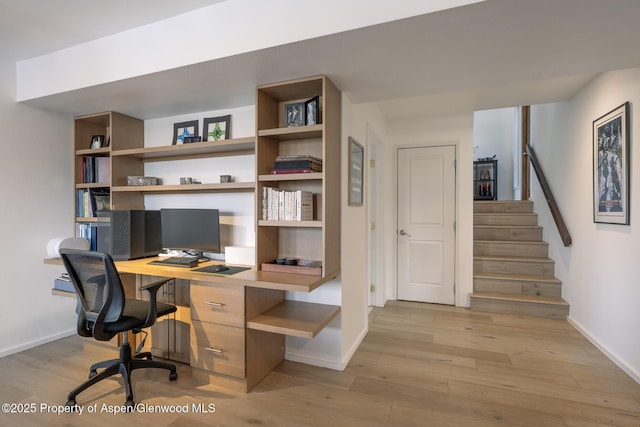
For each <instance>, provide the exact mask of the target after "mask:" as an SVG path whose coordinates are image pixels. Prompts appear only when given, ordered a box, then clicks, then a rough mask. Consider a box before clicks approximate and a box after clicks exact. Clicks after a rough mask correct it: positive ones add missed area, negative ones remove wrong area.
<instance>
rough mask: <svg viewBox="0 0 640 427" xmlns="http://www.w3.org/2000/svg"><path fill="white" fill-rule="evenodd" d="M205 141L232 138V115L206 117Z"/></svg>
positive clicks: (203, 138)
mask: <svg viewBox="0 0 640 427" xmlns="http://www.w3.org/2000/svg"><path fill="white" fill-rule="evenodd" d="M202 127H203V128H204V129H203V130H202V140H203V141H220V140H222V139H229V138H231V115H227V116H222V117H205V119H204V124H203V126H202Z"/></svg>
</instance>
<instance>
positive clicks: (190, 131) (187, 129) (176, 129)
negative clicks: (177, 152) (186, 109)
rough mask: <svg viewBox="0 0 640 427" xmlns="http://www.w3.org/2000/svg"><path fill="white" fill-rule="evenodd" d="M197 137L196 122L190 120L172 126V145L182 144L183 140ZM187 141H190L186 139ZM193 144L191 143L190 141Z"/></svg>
mask: <svg viewBox="0 0 640 427" xmlns="http://www.w3.org/2000/svg"><path fill="white" fill-rule="evenodd" d="M194 136H198V121H197V120H191V121H188V122H180V123H174V124H173V142H172V145H177V144H184V143H185V141H184V139H185V138H193V137H194ZM187 141H190V139H188V140H187ZM192 142H193V141H192Z"/></svg>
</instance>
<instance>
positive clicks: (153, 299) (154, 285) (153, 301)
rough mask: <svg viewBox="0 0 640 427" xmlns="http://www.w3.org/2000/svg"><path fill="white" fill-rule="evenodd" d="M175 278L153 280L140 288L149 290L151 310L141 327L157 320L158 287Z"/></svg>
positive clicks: (145, 326) (146, 326)
mask: <svg viewBox="0 0 640 427" xmlns="http://www.w3.org/2000/svg"><path fill="white" fill-rule="evenodd" d="M172 280H173V279H160V280H156V281H155V282H151V283H149V284H148V285H144V286H141V287H140V289H139V290H141V291H147V292H149V312H148V313H147V318H146V319H145V321H144V325H142V326H141V328H148V327H149V326H151V325H153V324H154V323H155V322H156V318H157V316H158V306H157V297H158V289H160V288H161V287H162V285H164V284H165V283H168V282H170V281H172Z"/></svg>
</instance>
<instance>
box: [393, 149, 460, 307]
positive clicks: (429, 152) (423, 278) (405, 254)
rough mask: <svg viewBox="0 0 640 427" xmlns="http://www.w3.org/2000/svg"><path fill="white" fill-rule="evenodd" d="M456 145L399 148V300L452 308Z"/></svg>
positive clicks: (453, 292)
mask: <svg viewBox="0 0 640 427" xmlns="http://www.w3.org/2000/svg"><path fill="white" fill-rule="evenodd" d="M455 160H456V149H455V146H442V147H424V148H403V149H399V150H398V235H397V238H398V299H401V300H408V301H421V302H430V303H438V304H450V305H453V304H454V297H455V289H454V283H455V282H454V280H455V274H454V267H455V245H454V242H455Z"/></svg>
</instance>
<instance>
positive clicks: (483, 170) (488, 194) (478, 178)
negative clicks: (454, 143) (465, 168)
mask: <svg viewBox="0 0 640 427" xmlns="http://www.w3.org/2000/svg"><path fill="white" fill-rule="evenodd" d="M473 199H474V200H498V160H495V159H491V160H488V159H482V160H476V161H475V162H473Z"/></svg>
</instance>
